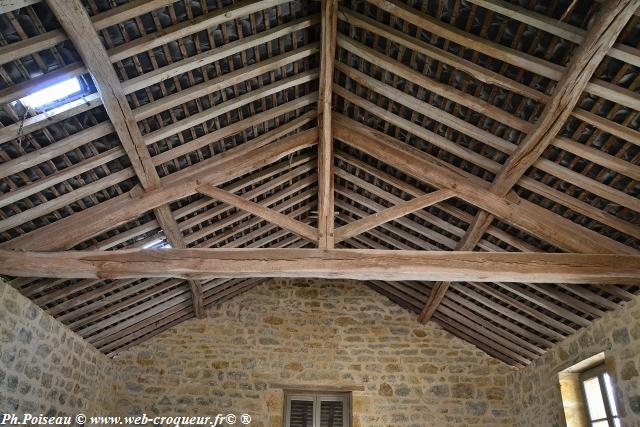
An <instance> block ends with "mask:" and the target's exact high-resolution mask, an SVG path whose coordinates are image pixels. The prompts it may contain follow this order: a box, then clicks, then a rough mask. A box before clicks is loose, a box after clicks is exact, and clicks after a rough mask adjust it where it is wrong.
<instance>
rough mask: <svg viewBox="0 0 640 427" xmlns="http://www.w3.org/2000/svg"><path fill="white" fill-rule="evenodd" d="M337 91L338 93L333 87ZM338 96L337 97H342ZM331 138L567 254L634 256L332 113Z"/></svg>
mask: <svg viewBox="0 0 640 427" xmlns="http://www.w3.org/2000/svg"><path fill="white" fill-rule="evenodd" d="M334 90H336V91H337V88H334ZM345 92H346V91H341V92H340V93H344V94H345V95H347V93H345ZM333 117H334V119H333V120H334V136H335V137H336V138H338V139H340V140H342V141H344V142H346V143H347V144H349V145H351V146H353V147H355V148H357V149H359V150H361V151H363V152H365V153H367V154H369V155H371V156H373V157H375V158H378V159H384V162H385V163H387V164H389V165H391V166H393V167H395V168H397V169H399V170H401V171H403V172H405V173H407V174H409V175H411V176H414V177H416V178H418V179H421V180H423V181H425V182H427V183H430V184H432V185H435V186H437V187H439V188H448V189H450V190H453V191H454V192H455V193H456V195H457V196H458V197H459V198H461V199H463V200H466V201H467V202H468V203H471V204H473V205H475V206H478V207H480V208H481V209H484V210H487V211H489V212H490V213H492V214H494V215H495V216H496V217H498V218H501V219H502V220H504V221H505V222H507V223H510V224H512V225H514V226H515V227H519V228H521V229H523V230H525V231H527V232H529V233H531V234H533V235H535V236H540V237H542V238H543V239H545V240H546V241H549V242H551V243H553V244H555V245H557V246H558V247H561V248H564V249H566V250H567V251H570V252H583V253H636V251H635V250H634V249H633V248H631V247H629V246H626V245H623V244H621V243H618V242H616V241H614V240H612V239H609V238H607V237H605V236H603V235H601V234H598V233H596V232H594V231H592V230H589V229H586V228H584V227H581V226H579V225H578V224H575V223H574V222H572V221H570V220H567V219H566V218H563V217H561V216H559V215H557V214H554V213H553V212H550V211H549V210H547V209H544V208H542V207H540V206H538V205H535V204H533V203H531V202H529V201H527V200H524V199H521V198H519V197H518V196H517V195H515V194H514V193H510V194H509V195H508V196H507V197H506V198H505V197H500V196H498V195H496V194H494V193H493V192H491V191H489V185H488V183H487V182H485V181H483V180H481V179H479V178H477V177H475V176H473V175H470V174H468V173H466V172H464V171H462V170H460V169H458V168H455V167H453V166H451V165H449V164H448V163H445V162H443V161H441V160H439V159H437V158H435V157H433V156H431V155H429V154H427V153H424V152H422V151H419V150H417V149H414V148H412V147H409V146H406V147H401V146H399V144H398V143H397V142H395V140H394V139H393V138H391V137H389V136H388V135H386V134H383V133H381V132H378V131H375V130H373V129H371V128H369V127H367V126H365V125H363V124H362V123H359V122H356V121H354V120H351V119H349V118H346V117H345V116H343V115H340V114H334V115H333Z"/></svg>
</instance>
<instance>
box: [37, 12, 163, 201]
mask: <svg viewBox="0 0 640 427" xmlns="http://www.w3.org/2000/svg"><path fill="white" fill-rule="evenodd" d="M47 4H48V5H49V7H50V8H51V10H52V12H53V13H54V15H55V16H56V18H57V19H58V22H60V25H61V26H62V28H63V29H64V30H65V32H66V33H67V36H68V37H69V39H70V40H71V42H72V43H73V45H74V46H75V48H76V50H77V51H78V54H79V55H80V57H81V58H82V61H83V62H84V64H85V66H86V67H87V70H89V72H90V73H91V76H92V77H93V80H94V82H95V85H96V88H97V89H98V93H99V95H100V98H101V100H102V105H103V106H104V108H105V110H106V112H107V115H108V116H109V118H110V119H111V123H112V124H113V127H114V129H115V131H116V133H117V135H118V138H119V139H120V143H121V144H122V147H123V148H124V150H125V151H126V153H127V155H128V156H129V161H130V162H131V166H132V167H133V169H134V170H135V172H136V175H137V176H138V179H139V180H140V184H141V185H142V188H144V189H145V190H146V189H154V188H157V187H158V185H159V184H160V178H159V177H158V174H157V172H156V170H155V168H154V166H153V162H152V161H151V156H150V155H149V150H147V147H146V145H145V143H144V140H143V139H142V135H141V133H140V129H139V128H138V124H137V123H136V120H135V118H134V116H133V112H132V111H131V108H130V107H129V103H128V101H127V98H126V97H125V95H124V92H123V90H122V87H121V85H120V80H119V79H118V76H117V75H116V73H115V70H114V69H113V66H112V65H111V61H110V60H109V57H108V55H107V51H106V50H105V48H104V46H103V45H102V41H101V40H100V38H99V37H98V35H97V34H96V32H95V29H94V28H93V24H92V23H91V19H90V18H89V15H87V12H86V10H85V9H84V6H83V5H82V3H81V2H80V1H79V0H47Z"/></svg>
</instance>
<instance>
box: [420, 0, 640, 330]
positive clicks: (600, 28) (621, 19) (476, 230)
mask: <svg viewBox="0 0 640 427" xmlns="http://www.w3.org/2000/svg"><path fill="white" fill-rule="evenodd" d="M638 5H640V1H637V0H610V1H609V2H607V3H606V4H605V5H603V6H602V8H601V10H600V13H599V14H598V16H597V19H596V21H595V23H594V25H593V27H592V28H591V29H590V30H589V33H588V34H587V35H586V37H584V40H582V44H581V45H580V47H579V48H578V50H577V52H576V54H575V55H574V57H573V59H572V61H571V63H570V64H569V66H568V67H567V69H566V71H565V73H564V75H563V77H562V79H560V81H559V82H558V85H557V86H556V88H555V90H554V94H553V97H552V98H551V100H550V101H549V102H548V103H547V105H546V106H545V108H544V110H543V111H542V114H541V116H540V118H539V119H538V121H537V122H536V125H535V126H534V127H533V129H531V131H530V132H529V133H528V134H527V136H526V137H525V139H524V141H523V142H522V143H520V145H519V146H518V148H517V149H516V150H515V152H514V153H513V154H511V156H510V157H509V159H508V160H507V162H506V164H505V166H504V167H503V168H502V169H501V170H500V172H499V173H498V174H497V176H496V178H495V179H494V181H493V183H492V184H491V186H490V187H489V190H490V191H491V192H493V193H495V194H497V195H499V196H506V195H507V194H508V193H509V192H510V191H511V189H512V188H513V186H514V185H516V184H517V183H518V181H520V179H521V178H522V176H523V175H524V174H525V173H526V172H527V170H528V169H529V168H530V167H531V166H532V165H534V164H538V163H540V160H539V158H540V156H541V155H542V153H543V152H544V150H545V149H546V148H547V147H548V146H549V145H550V144H552V143H554V141H555V140H556V138H557V135H558V133H559V132H560V130H561V129H562V127H563V126H564V124H565V123H566V121H567V119H568V118H569V116H570V115H571V113H572V111H573V110H574V108H575V107H576V105H577V104H578V101H579V100H580V97H581V96H582V93H583V91H584V90H585V89H586V87H587V84H588V83H589V80H590V79H591V76H592V75H593V73H594V72H595V70H596V68H597V67H598V66H599V65H600V62H601V61H602V59H603V58H604V56H605V55H606V53H607V52H608V51H609V48H610V47H611V46H613V44H614V42H615V41H616V39H617V38H618V35H619V34H620V32H621V31H622V29H623V28H624V26H625V25H626V23H627V21H628V20H629V19H630V18H631V16H632V15H633V12H634V11H635V10H636V9H637V7H638ZM485 6H486V5H485ZM550 163H551V164H550ZM544 164H545V165H547V166H552V167H554V168H556V167H557V168H562V167H561V166H559V165H556V164H555V163H552V162H548V161H545V163H544ZM556 172H557V171H556ZM567 172H569V171H568V170H567ZM555 175H556V176H557V175H558V173H555ZM576 175H579V174H576ZM563 178H564V179H565V180H566V179H567V177H566V176H565V177H563ZM579 178H581V179H585V178H584V177H583V176H582V175H580V177H579ZM593 184H594V185H595V184H596V182H594V183H593ZM598 184H599V183H598ZM601 186H602V187H605V186H604V185H601ZM582 187H583V188H585V189H587V190H590V191H594V190H593V188H592V187H593V186H589V185H584V184H583V185H582ZM599 188H600V187H599ZM604 190H611V189H610V188H609V187H606V188H605V189H604ZM611 192H612V191H609V193H611ZM607 196H608V199H610V200H614V201H617V202H619V203H621V204H623V205H626V204H630V205H631V208H635V209H636V210H637V209H638V208H637V207H635V205H636V204H638V205H639V206H640V204H639V203H638V202H637V200H634V199H632V198H630V197H629V198H628V199H629V200H627V198H625V197H617V196H618V194H617V193H615V194H608V193H607ZM493 219H494V217H493V215H491V214H489V213H487V212H485V211H480V212H479V213H478V215H477V216H476V219H475V220H474V221H473V223H472V224H471V226H470V227H469V230H468V231H467V234H466V235H465V238H464V239H465V241H466V242H468V245H467V248H466V249H467V250H473V248H474V247H475V245H476V244H477V243H478V242H479V241H480V239H481V238H482V236H483V235H484V233H485V232H486V230H487V229H488V228H489V226H490V225H491V223H492V222H493ZM438 285H439V286H438V290H439V291H440V292H439V293H438V294H436V295H434V294H432V295H433V298H431V297H430V298H429V300H428V301H427V304H426V305H425V307H424V309H423V311H422V313H421V314H420V316H419V317H418V320H419V321H421V322H426V321H428V320H429V319H430V318H431V316H432V315H433V313H434V312H435V311H436V309H437V308H438V306H439V304H440V302H441V301H442V299H443V298H444V294H445V293H446V290H447V288H448V287H449V284H447V283H438Z"/></svg>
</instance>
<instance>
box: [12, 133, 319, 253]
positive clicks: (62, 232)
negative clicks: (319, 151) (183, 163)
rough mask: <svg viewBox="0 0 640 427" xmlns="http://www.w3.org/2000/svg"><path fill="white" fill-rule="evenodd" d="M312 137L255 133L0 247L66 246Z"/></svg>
mask: <svg viewBox="0 0 640 427" xmlns="http://www.w3.org/2000/svg"><path fill="white" fill-rule="evenodd" d="M275 131H276V132H277V131H278V129H277V128H276V129H275ZM266 135H267V134H265V135H263V136H266ZM317 136H318V133H317V131H316V130H315V129H310V130H307V131H304V132H300V133H297V134H295V135H293V136H291V137H288V138H285V139H281V140H279V141H276V142H271V143H268V141H269V139H267V138H256V139H254V140H252V141H250V142H247V143H245V144H241V145H239V146H237V147H234V148H232V149H230V150H227V151H225V152H224V153H222V154H218V155H216V156H214V157H212V158H211V159H208V160H205V161H203V162H200V163H198V164H197V165H193V166H191V167H189V168H187V169H183V170H181V171H179V172H176V173H174V174H171V175H169V176H168V177H166V178H164V179H162V181H161V184H162V185H161V186H160V187H159V188H157V189H155V190H151V191H148V192H145V193H143V194H139V193H138V192H133V191H132V192H129V193H125V194H122V195H120V196H117V197H114V198H112V199H109V200H107V201H105V202H103V203H100V204H99V205H96V206H93V207H91V208H89V209H85V210H83V211H82V212H78V213H76V214H74V215H70V216H68V217H66V218H63V219H61V220H59V221H56V222H55V223H52V224H49V225H47V226H45V227H41V228H38V229H37V230H34V231H32V232H30V233H28V234H25V235H23V236H20V237H18V238H15V239H13V240H9V241H8V242H4V243H3V244H1V245H0V247H3V248H12V249H13V248H15V249H24V250H56V249H68V248H70V247H72V246H74V245H75V244H78V243H80V242H82V241H84V240H86V239H88V238H89V237H91V236H95V235H96V234H99V233H102V232H104V231H107V230H109V229H112V228H114V227H117V226H119V225H122V224H124V223H126V222H127V221H129V220H130V219H132V218H136V217H137V216H139V215H140V213H141V212H146V211H148V210H151V209H154V208H156V207H158V206H161V205H163V204H165V203H170V202H172V201H174V200H177V199H180V198H183V197H187V196H189V195H192V194H195V193H197V191H196V188H197V187H198V186H199V185H200V184H199V183H198V182H196V181H197V180H198V179H203V178H205V177H206V178H207V182H208V183H210V184H212V185H219V184H222V183H224V182H227V181H230V180H232V179H234V178H237V177H239V176H242V175H244V174H246V173H248V172H251V171H253V170H255V169H258V168H260V167H262V166H265V165H267V164H270V163H272V162H274V161H276V160H278V159H281V158H283V157H286V156H287V155H289V154H292V153H294V152H296V151H299V150H301V149H303V148H306V147H311V146H313V145H315V143H316V139H317Z"/></svg>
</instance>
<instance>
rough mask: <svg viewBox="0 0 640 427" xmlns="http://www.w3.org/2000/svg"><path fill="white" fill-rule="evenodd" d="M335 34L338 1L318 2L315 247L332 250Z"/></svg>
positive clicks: (323, 0) (324, 0)
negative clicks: (318, 78)
mask: <svg viewBox="0 0 640 427" xmlns="http://www.w3.org/2000/svg"><path fill="white" fill-rule="evenodd" d="M337 30H338V0H322V22H321V55H320V95H319V97H318V247H319V248H321V249H332V248H333V247H334V207H333V205H334V202H333V200H334V193H333V133H332V123H331V115H332V111H331V110H332V107H331V105H332V102H331V98H332V89H333V68H334V62H335V51H336V35H337Z"/></svg>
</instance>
